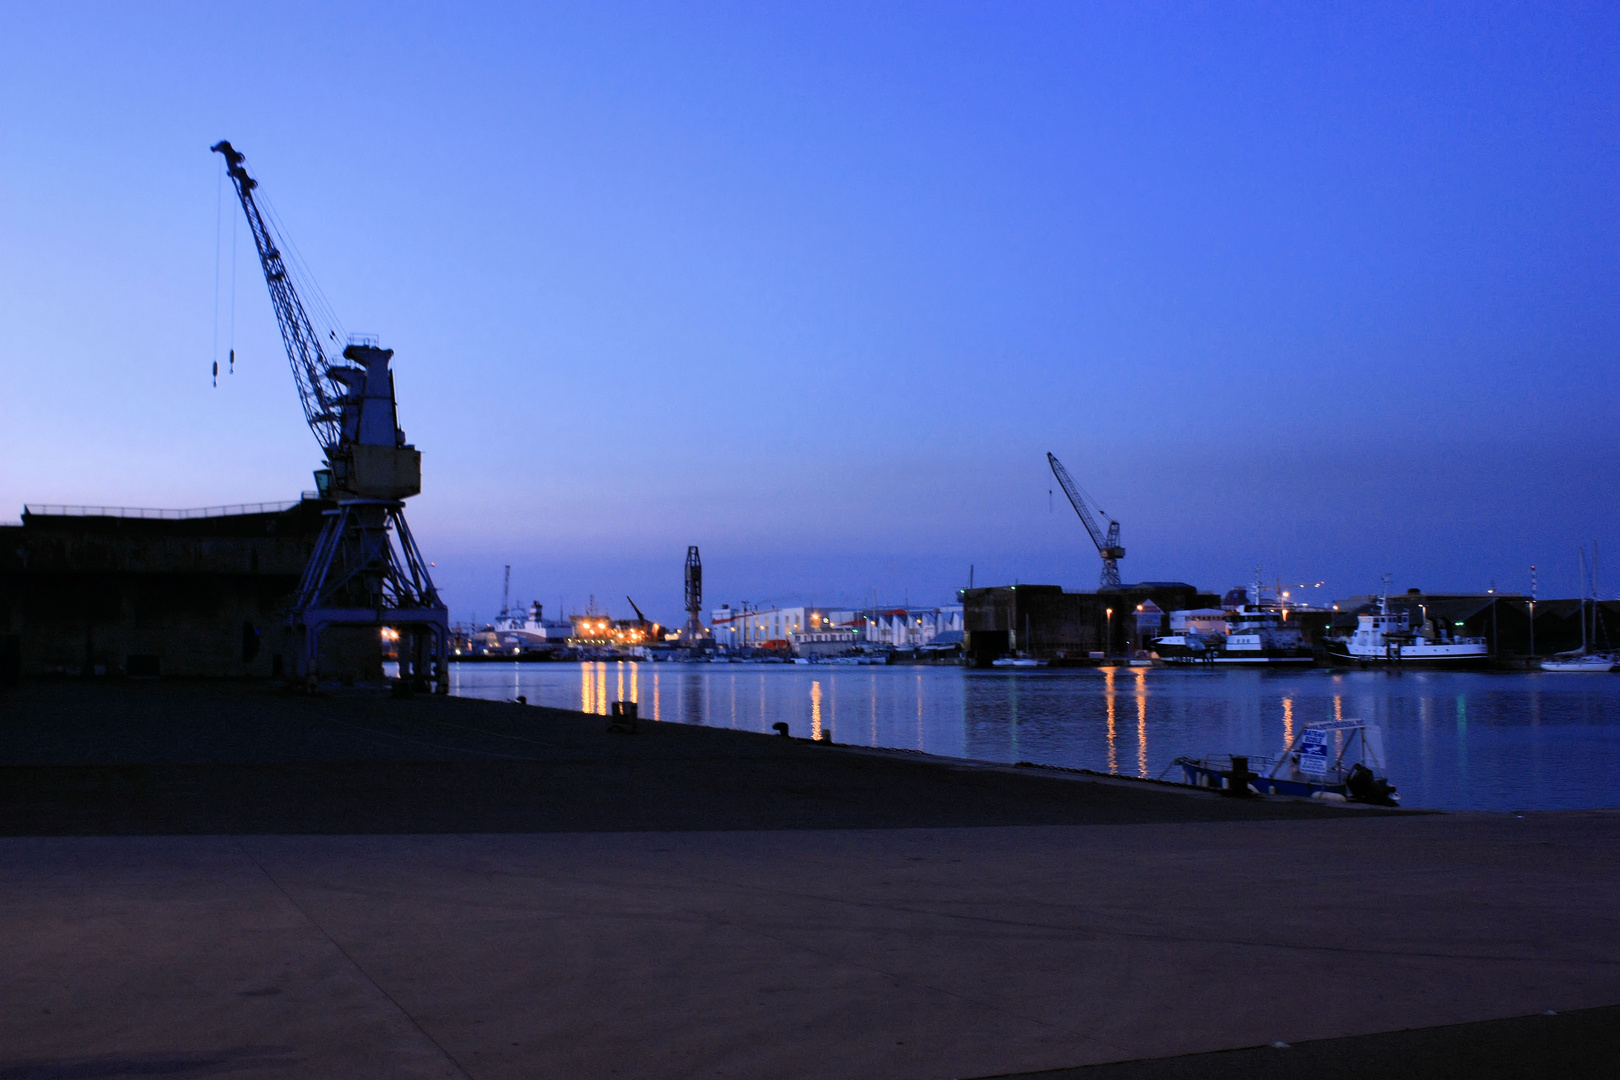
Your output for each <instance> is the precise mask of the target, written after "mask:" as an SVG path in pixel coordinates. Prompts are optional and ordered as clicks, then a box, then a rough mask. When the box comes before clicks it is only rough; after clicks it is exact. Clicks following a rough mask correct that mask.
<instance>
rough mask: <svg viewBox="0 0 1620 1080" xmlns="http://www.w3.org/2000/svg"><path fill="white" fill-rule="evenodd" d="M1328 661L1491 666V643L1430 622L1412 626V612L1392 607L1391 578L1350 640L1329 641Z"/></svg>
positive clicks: (1359, 619) (1358, 620)
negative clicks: (1374, 606)
mask: <svg viewBox="0 0 1620 1080" xmlns="http://www.w3.org/2000/svg"><path fill="white" fill-rule="evenodd" d="M1326 646H1327V654H1328V659H1329V660H1330V661H1332V662H1334V663H1338V664H1358V665H1360V666H1361V667H1371V666H1374V665H1384V664H1387V665H1398V666H1403V667H1447V668H1463V667H1473V666H1479V665H1483V664H1488V663H1489V662H1490V660H1491V649H1490V644H1489V643H1488V642H1487V641H1486V640H1485V639H1484V638H1482V637H1462V636H1460V635H1456V634H1453V633H1451V632H1450V631H1449V630H1446V629H1445V628H1444V627H1442V626H1440V625H1438V624H1437V623H1436V621H1435V620H1434V619H1426V620H1425V621H1424V623H1423V625H1422V626H1419V627H1415V628H1414V627H1413V626H1412V625H1411V613H1410V612H1408V611H1395V610H1394V609H1392V608H1391V607H1390V606H1389V576H1388V575H1385V577H1384V589H1383V592H1381V593H1380V594H1379V596H1378V610H1377V611H1374V612H1370V613H1365V614H1361V615H1357V616H1356V629H1355V631H1354V632H1353V633H1351V634H1350V636H1349V637H1345V638H1329V639H1328V640H1327V642H1326Z"/></svg>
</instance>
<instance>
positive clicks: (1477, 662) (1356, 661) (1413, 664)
mask: <svg viewBox="0 0 1620 1080" xmlns="http://www.w3.org/2000/svg"><path fill="white" fill-rule="evenodd" d="M1327 657H1328V662H1329V663H1332V664H1336V665H1341V666H1355V667H1364V668H1370V667H1401V668H1456V669H1461V668H1471V667H1489V666H1490V664H1491V654H1490V653H1489V652H1482V651H1478V650H1475V649H1473V648H1471V647H1470V646H1466V645H1461V646H1459V645H1433V646H1424V645H1416V646H1405V647H1399V646H1397V647H1391V648H1389V649H1386V650H1384V651H1382V652H1375V653H1368V652H1353V651H1351V649H1350V648H1349V647H1348V646H1346V645H1345V643H1344V642H1342V641H1330V642H1328V643H1327Z"/></svg>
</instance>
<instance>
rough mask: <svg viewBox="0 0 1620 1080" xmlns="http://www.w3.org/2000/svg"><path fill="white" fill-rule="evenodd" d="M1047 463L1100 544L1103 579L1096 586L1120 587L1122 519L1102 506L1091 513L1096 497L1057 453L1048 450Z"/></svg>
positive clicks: (1076, 511)
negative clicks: (1076, 479) (1103, 523)
mask: <svg viewBox="0 0 1620 1080" xmlns="http://www.w3.org/2000/svg"><path fill="white" fill-rule="evenodd" d="M1046 462H1047V464H1049V465H1051V466H1052V475H1053V476H1056V477H1057V482H1058V486H1060V487H1061V488H1063V494H1065V495H1067V496H1068V497H1069V505H1071V506H1073V507H1074V512H1075V513H1076V514H1079V515H1080V524H1082V525H1084V526H1085V527H1086V532H1088V533H1090V534H1091V542H1092V543H1094V544H1096V545H1097V554H1098V555H1101V556H1102V580H1101V581H1100V582H1099V583H1098V586H1097V587H1098V588H1099V589H1117V588H1119V587H1120V582H1119V560H1120V559H1123V558H1124V557H1125V549H1124V548H1122V547H1120V546H1119V522H1117V521H1115V520H1114V519H1113V518H1111V517H1109V516H1108V515H1107V514H1106V513H1104V512H1103V508H1102V507H1100V506H1098V507H1097V515H1096V517H1094V516H1092V512H1091V506H1094V505H1096V502H1097V500H1096V499H1093V498H1091V497H1090V496H1088V495H1087V494H1086V493H1085V492H1084V491H1082V490H1081V489H1080V485H1079V484H1076V483H1075V482H1074V477H1072V476H1070V475H1069V470H1068V469H1065V468H1064V467H1063V462H1061V461H1059V460H1058V459H1057V455H1056V454H1052V453H1048V454H1047V455H1046ZM1097 517H1101V518H1102V519H1103V520H1104V521H1106V522H1108V531H1107V532H1106V533H1104V532H1103V530H1102V529H1100V528H1098V526H1097Z"/></svg>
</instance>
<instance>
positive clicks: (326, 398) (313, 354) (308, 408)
mask: <svg viewBox="0 0 1620 1080" xmlns="http://www.w3.org/2000/svg"><path fill="white" fill-rule="evenodd" d="M211 149H212V150H213V151H214V152H215V153H217V154H223V155H224V156H225V169H226V171H227V172H228V173H229V174H230V177H231V183H232V184H233V185H234V186H235V187H236V195H237V198H238V199H240V200H241V202H242V212H243V213H244V214H246V215H247V222H248V228H249V229H250V230H251V231H252V232H253V245H254V247H256V248H257V249H258V251H259V265H260V266H261V267H262V268H263V269H264V280H265V284H267V285H269V286H270V302H271V304H272V306H274V307H275V309H276V323H277V324H278V325H279V326H280V327H281V340H282V343H283V344H285V345H286V346H287V359H288V360H289V361H290V362H291V363H292V372H293V379H294V381H295V382H297V384H298V399H299V401H300V403H301V404H302V405H303V407H304V419H305V420H307V421H308V422H309V429H310V430H311V431H313V432H314V433H315V441H316V442H318V443H320V444H321V449H322V450H324V451H326V453H327V454H328V455H329V456H335V455H336V454H337V449H338V443H339V441H340V439H341V438H342V434H343V429H342V413H341V409H340V406H339V403H338V401H337V399H336V398H335V397H334V396H333V395H332V393H331V392H330V390H329V389H328V388H327V385H326V382H327V380H328V379H329V378H330V368H331V364H330V362H329V361H328V360H327V359H326V353H325V351H324V350H322V348H321V339H320V336H319V335H318V334H316V332H315V328H314V326H313V325H311V323H310V321H309V314H308V313H307V312H306V311H305V310H304V302H303V301H302V300H300V299H299V297H298V290H296V289H294V288H293V284H292V279H291V278H290V277H289V276H288V274H287V264H286V262H285V261H284V260H283V259H282V257H281V244H280V242H279V241H278V239H277V237H276V234H275V233H274V231H272V230H271V228H270V225H269V223H268V222H267V221H265V218H264V214H262V213H261V212H260V211H259V203H258V200H257V199H255V198H254V197H253V189H254V188H256V187H258V186H259V182H258V181H257V180H255V179H253V177H251V176H249V175H248V171H247V169H246V168H244V167H243V164H242V163H243V161H244V160H246V159H245V158H243V156H242V155H241V154H240V153H238V152H237V150H236V149H235V148H234V147H233V146H231V144H230V143H228V142H225V141H224V140H221V141H220V142H218V143H216V144H214V146H213V147H211Z"/></svg>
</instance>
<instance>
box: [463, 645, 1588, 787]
mask: <svg viewBox="0 0 1620 1080" xmlns="http://www.w3.org/2000/svg"><path fill="white" fill-rule="evenodd" d="M451 691H452V692H453V693H456V694H460V695H463V696H467V697H480V698H494V699H500V700H510V699H513V698H516V697H517V696H519V695H523V696H524V697H527V698H528V700H529V702H530V704H534V705H550V706H555V707H557V708H565V709H582V710H584V711H586V712H592V713H603V714H605V713H606V712H607V711H608V703H609V702H611V701H635V702H637V703H639V705H640V709H641V715H643V716H650V717H652V718H654V719H657V720H670V721H676V722H679V723H687V724H706V725H710V726H714V727H732V728H739V729H742V730H746V731H760V732H768V731H770V728H771V725H772V724H774V723H776V722H777V721H779V720H785V721H787V722H788V724H789V726H790V727H791V729H792V731H793V734H795V735H801V736H813V735H816V734H819V733H820V732H821V731H822V730H824V729H830V730H831V732H832V736H833V738H834V739H835V740H837V741H838V742H844V743H856V744H860V745H866V746H889V747H902V748H906V749H913V750H924V751H927V752H928V753H931V754H943V755H946V756H950V757H968V758H979V759H983V760H988V761H1008V762H1011V761H1036V762H1041V763H1043V764H1051V765H1068V766H1075V767H1081V768H1088V769H1098V770H1102V771H1107V772H1114V773H1121V774H1124V775H1129V776H1159V775H1161V774H1163V773H1165V770H1166V769H1167V768H1168V767H1169V766H1170V764H1171V762H1172V761H1174V759H1175V758H1176V757H1177V756H1179V755H1182V754H1188V755H1192V756H1206V755H1225V754H1234V753H1248V754H1267V755H1272V754H1276V753H1278V752H1280V751H1281V750H1282V749H1283V748H1284V747H1286V746H1287V745H1288V744H1289V742H1290V741H1291V740H1292V739H1293V738H1294V736H1295V734H1297V733H1298V730H1299V728H1300V727H1301V726H1302V725H1304V724H1308V723H1311V722H1313V721H1316V720H1329V719H1340V718H1350V717H1354V718H1358V719H1362V720H1368V721H1372V722H1376V723H1378V724H1380V725H1382V727H1383V729H1384V745H1385V749H1386V751H1387V753H1388V755H1389V773H1390V778H1391V779H1392V780H1393V781H1394V783H1395V785H1396V786H1397V787H1398V788H1399V789H1400V791H1401V795H1402V800H1403V802H1404V804H1405V805H1407V806H1428V807H1440V808H1445V809H1468V810H1548V809H1571V808H1580V807H1596V806H1615V805H1620V675H1612V676H1605V675H1557V674H1550V673H1537V674H1491V673H1482V672H1479V673H1476V672H1431V671H1408V672H1401V673H1386V672H1378V671H1355V672H1342V671H1341V672H1333V671H1327V670H1313V671H1305V672H1262V671H1179V670H1166V669H1160V668H1153V669H1149V668H1103V669H1090V670H1071V671H1037V672H1002V671H964V670H962V669H960V668H935V667H906V666H894V667H836V666H828V665H816V666H813V667H806V666H801V665H776V664H675V663H659V664H638V663H628V662H616V663H580V664H546V663H539V664H535V663H528V664H520V663H510V664H456V665H453V666H452V667H451ZM1169 778H1171V779H1179V778H1180V776H1179V770H1174V771H1172V772H1171V773H1170V774H1169Z"/></svg>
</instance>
